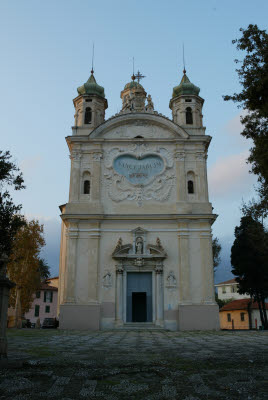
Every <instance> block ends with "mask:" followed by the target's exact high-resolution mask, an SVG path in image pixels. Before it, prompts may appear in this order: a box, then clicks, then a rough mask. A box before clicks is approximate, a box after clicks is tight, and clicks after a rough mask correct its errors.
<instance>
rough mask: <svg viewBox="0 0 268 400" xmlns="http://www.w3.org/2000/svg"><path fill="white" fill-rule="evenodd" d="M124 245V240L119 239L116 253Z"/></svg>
mask: <svg viewBox="0 0 268 400" xmlns="http://www.w3.org/2000/svg"><path fill="white" fill-rule="evenodd" d="M122 244H123V240H122V238H119V239H118V242H117V244H116V247H115V252H116V251H118V250H120V249H121V247H122Z"/></svg>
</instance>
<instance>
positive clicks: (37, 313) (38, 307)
mask: <svg viewBox="0 0 268 400" xmlns="http://www.w3.org/2000/svg"><path fill="white" fill-rule="evenodd" d="M39 309H40V306H39V305H38V304H36V305H35V308H34V316H35V317H39Z"/></svg>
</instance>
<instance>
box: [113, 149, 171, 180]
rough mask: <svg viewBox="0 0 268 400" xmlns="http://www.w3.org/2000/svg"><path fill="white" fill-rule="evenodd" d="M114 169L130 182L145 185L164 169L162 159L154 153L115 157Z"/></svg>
mask: <svg viewBox="0 0 268 400" xmlns="http://www.w3.org/2000/svg"><path fill="white" fill-rule="evenodd" d="M113 165H114V169H115V171H116V172H117V173H118V174H120V175H124V176H125V177H126V178H127V180H128V181H129V182H130V183H132V184H136V185H137V184H139V185H146V184H147V183H149V181H150V180H151V179H152V178H153V177H154V176H156V175H159V174H161V172H163V171H164V161H163V160H162V158H161V157H159V156H158V155H156V154H148V155H145V156H144V157H141V158H137V157H135V156H132V155H130V154H123V155H120V156H118V157H116V158H115V160H114V162H113Z"/></svg>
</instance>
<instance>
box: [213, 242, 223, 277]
mask: <svg viewBox="0 0 268 400" xmlns="http://www.w3.org/2000/svg"><path fill="white" fill-rule="evenodd" d="M220 252H221V244H220V242H219V239H218V238H217V237H215V238H214V239H213V240H212V254H213V267H214V271H215V269H216V268H217V267H218V265H219V263H220V262H221V257H220Z"/></svg>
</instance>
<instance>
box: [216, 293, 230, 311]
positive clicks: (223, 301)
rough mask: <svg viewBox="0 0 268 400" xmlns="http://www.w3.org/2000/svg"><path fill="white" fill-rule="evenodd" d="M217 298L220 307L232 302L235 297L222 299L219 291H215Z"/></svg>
mask: <svg viewBox="0 0 268 400" xmlns="http://www.w3.org/2000/svg"><path fill="white" fill-rule="evenodd" d="M215 300H216V303H217V304H218V306H219V308H222V307H223V306H225V304H228V303H230V302H231V301H233V300H234V299H226V300H222V299H219V296H218V293H215Z"/></svg>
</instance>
